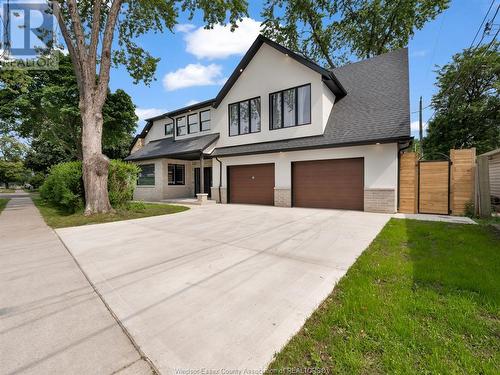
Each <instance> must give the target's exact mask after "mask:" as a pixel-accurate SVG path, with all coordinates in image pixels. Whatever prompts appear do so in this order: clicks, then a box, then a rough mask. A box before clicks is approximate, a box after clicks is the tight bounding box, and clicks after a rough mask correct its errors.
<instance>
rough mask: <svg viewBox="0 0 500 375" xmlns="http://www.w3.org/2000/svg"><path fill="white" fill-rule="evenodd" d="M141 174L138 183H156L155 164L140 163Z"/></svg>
mask: <svg viewBox="0 0 500 375" xmlns="http://www.w3.org/2000/svg"><path fill="white" fill-rule="evenodd" d="M139 169H140V171H139V176H138V178H137V185H141V186H143V185H154V184H155V165H154V164H142V165H139Z"/></svg>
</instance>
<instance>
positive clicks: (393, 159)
mask: <svg viewBox="0 0 500 375" xmlns="http://www.w3.org/2000/svg"><path fill="white" fill-rule="evenodd" d="M397 155H398V147H397V144H396V143H390V144H380V145H369V146H355V147H342V148H327V149H316V150H304V151H293V152H281V153H270V154H259V155H248V156H235V157H226V158H219V159H220V160H221V162H222V187H223V188H226V187H227V178H226V171H227V169H226V167H227V166H230V165H241V164H262V163H274V164H275V188H276V189H290V188H291V186H292V175H291V163H292V162H293V161H304V160H324V159H343V158H357V157H363V158H364V167H365V171H364V181H365V186H364V188H365V189H395V190H397V185H398V156H397ZM213 163H214V168H213V170H212V173H213V175H212V176H213V186H214V187H218V186H219V166H218V163H217V161H214V162H213Z"/></svg>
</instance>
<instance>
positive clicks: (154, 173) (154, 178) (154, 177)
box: [137, 163, 156, 186]
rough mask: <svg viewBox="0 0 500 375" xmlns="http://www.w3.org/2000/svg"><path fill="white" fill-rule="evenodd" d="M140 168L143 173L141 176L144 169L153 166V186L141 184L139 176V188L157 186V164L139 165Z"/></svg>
mask: <svg viewBox="0 0 500 375" xmlns="http://www.w3.org/2000/svg"><path fill="white" fill-rule="evenodd" d="M138 166H139V168H140V169H141V171H140V172H139V174H141V173H142V168H143V167H151V166H153V183H152V184H141V183H139V181H140V177H139V176H137V186H155V185H156V166H155V164H154V163H148V164H139V165H138Z"/></svg>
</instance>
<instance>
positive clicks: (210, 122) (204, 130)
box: [198, 109, 212, 132]
mask: <svg viewBox="0 0 500 375" xmlns="http://www.w3.org/2000/svg"><path fill="white" fill-rule="evenodd" d="M205 112H208V113H210V120H205V121H202V120H201V114H202V113H205ZM198 116H199V121H200V132H206V131H209V130H210V128H211V127H212V113H211V112H210V110H209V109H205V110H204V111H200V112H198ZM203 122H208V123H209V124H210V127H209V128H208V129H203V128H202V125H203Z"/></svg>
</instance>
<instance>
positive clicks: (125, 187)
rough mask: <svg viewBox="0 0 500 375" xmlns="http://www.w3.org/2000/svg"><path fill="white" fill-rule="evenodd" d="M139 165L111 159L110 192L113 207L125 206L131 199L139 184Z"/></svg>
mask: <svg viewBox="0 0 500 375" xmlns="http://www.w3.org/2000/svg"><path fill="white" fill-rule="evenodd" d="M138 173H139V167H138V166H137V165H135V164H131V163H127V162H124V161H120V160H111V163H110V164H109V175H108V192H109V201H110V202H111V205H112V206H113V207H119V206H123V205H124V204H125V203H127V202H128V201H131V200H132V199H133V196H134V188H135V185H136V184H137V175H138Z"/></svg>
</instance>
